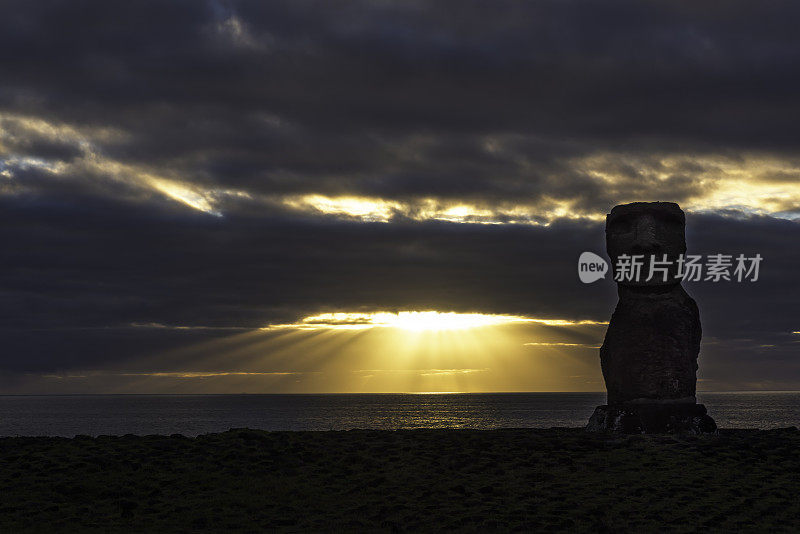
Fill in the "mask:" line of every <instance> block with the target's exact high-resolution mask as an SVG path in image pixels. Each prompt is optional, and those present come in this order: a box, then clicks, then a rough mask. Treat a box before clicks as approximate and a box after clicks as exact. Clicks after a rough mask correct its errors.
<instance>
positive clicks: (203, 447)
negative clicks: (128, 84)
mask: <svg viewBox="0 0 800 534" xmlns="http://www.w3.org/2000/svg"><path fill="white" fill-rule="evenodd" d="M0 484H2V488H3V492H2V499H1V500H0V531H1V532H20V531H42V532H44V531H47V532H53V531H56V532H59V531H70V532H73V531H82V532H83V531H96V532H109V531H112V532H113V531H125V532H127V531H138V532H163V531H170V532H171V531H178V532H205V531H214V532H221V531H228V532H230V531H234V532H257V531H264V530H268V531H272V530H282V531H347V532H352V531H384V532H392V531H431V530H459V531H465V530H466V531H476V530H481V531H485V530H495V531H507V530H512V531H513V530H516V531H531V530H537V531H552V530H557V531H569V532H576V531H577V532H625V531H634V532H650V531H668V532H706V531H709V530H711V531H719V532H730V531H742V530H744V531H767V530H769V531H787V532H788V531H798V530H800V500H799V499H798V494H800V432H798V431H797V429H786V430H772V431H755V430H753V431H750V430H729V431H725V430H723V431H720V435H719V436H711V437H700V438H697V437H673V436H622V437H619V436H617V437H613V436H598V435H591V434H587V433H585V432H584V431H583V430H580V429H550V430H543V429H509V430H408V431H371V430H352V431H348V432H262V431H255V430H231V431H228V432H224V433H221V434H209V435H205V436H200V437H198V438H194V439H189V438H185V437H182V436H172V437H166V436H144V437H138V436H121V437H115V436H101V437H98V438H90V437H76V438H75V439H66V438H27V437H16V438H0Z"/></svg>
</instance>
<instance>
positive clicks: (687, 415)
mask: <svg viewBox="0 0 800 534" xmlns="http://www.w3.org/2000/svg"><path fill="white" fill-rule="evenodd" d="M685 226H686V223H685V216H684V213H683V211H682V210H681V208H680V207H679V206H678V205H677V204H675V203H673V202H634V203H632V204H623V205H619V206H616V207H614V209H612V210H611V213H610V214H608V215H607V216H606V249H607V251H608V255H609V256H610V258H611V263H612V272H613V273H614V279H615V280H616V281H617V290H618V294H619V302H618V303H617V307H616V309H615V310H614V314H613V315H612V317H611V321H610V323H609V325H608V330H607V331H606V337H605V340H604V342H603V346H602V347H601V348H600V362H601V367H602V370H603V378H604V379H605V382H606V390H607V392H608V404H607V405H605V406H598V407H597V409H596V410H595V412H594V414H593V415H592V417H591V419H590V420H589V424H588V425H587V429H589V430H594V431H597V430H611V431H621V432H673V431H675V432H693V433H701V432H714V431H716V424H715V423H714V420H713V419H711V417H709V416H708V415H707V414H706V409H705V406H703V405H702V404H697V400H696V398H695V387H696V384H697V377H696V371H697V356H698V353H699V351H700V338H701V335H702V334H701V327H700V315H699V312H698V309H697V304H696V303H695V301H694V299H692V297H690V296H689V295H688V293H686V291H685V290H684V289H683V287H682V286H681V278H680V277H681V270H682V267H683V266H682V263H681V262H682V260H683V255H684V254H685V252H686V237H685Z"/></svg>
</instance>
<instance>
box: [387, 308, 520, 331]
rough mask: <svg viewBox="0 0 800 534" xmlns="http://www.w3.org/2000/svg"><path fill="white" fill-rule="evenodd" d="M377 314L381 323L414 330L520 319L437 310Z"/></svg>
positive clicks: (468, 326)
mask: <svg viewBox="0 0 800 534" xmlns="http://www.w3.org/2000/svg"><path fill="white" fill-rule="evenodd" d="M376 315H377V317H376V320H377V321H378V322H379V323H381V324H384V325H386V326H389V327H393V328H399V329H401V330H410V331H414V332H426V331H428V332H430V331H442V330H467V329H470V328H482V327H486V326H495V325H499V324H505V323H509V322H515V320H517V319H518V318H516V317H512V316H507V315H489V314H483V313H456V312H437V311H401V312H398V313H378V314H376Z"/></svg>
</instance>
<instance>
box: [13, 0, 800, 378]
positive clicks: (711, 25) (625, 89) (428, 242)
mask: <svg viewBox="0 0 800 534" xmlns="http://www.w3.org/2000/svg"><path fill="white" fill-rule="evenodd" d="M798 20H800V4H798V3H796V2H790V1H786V2H780V1H778V2H769V3H759V2H738V1H735V0H734V1H729V2H724V3H720V2H675V1H670V2H667V1H641V0H635V1H633V0H632V1H629V2H623V1H617V0H609V1H604V2H592V1H571V0H553V1H549V0H545V1H537V2H529V1H512V0H500V1H492V2H488V1H470V0H453V1H441V2H431V1H428V2H418V1H411V0H409V1H402V2H394V1H391V0H380V1H378V0H374V1H370V2H366V1H339V0H336V1H307V0H286V1H277V0H276V1H269V2H235V1H233V2H215V1H211V2H201V1H196V0H192V1H183V2H180V1H179V2H101V1H94V2H92V1H90V2H71V1H67V0H54V1H46V2H29V1H22V0H20V1H13V0H8V1H5V2H3V3H2V6H0V244H1V245H2V247H1V248H0V393H240V392H247V393H268V392H276V393H277V392H390V391H392V392H394V391H475V392H479V391H603V390H604V386H603V381H602V376H601V374H600V362H599V356H598V350H597V349H598V347H599V345H600V344H601V343H602V340H603V335H604V333H605V328H606V322H607V321H608V320H609V318H610V316H611V312H612V311H613V308H614V305H615V303H616V288H615V285H614V283H613V281H611V280H600V281H598V282H596V283H594V284H590V285H585V284H582V283H581V282H580V281H579V280H578V276H577V259H578V256H579V255H580V254H581V252H583V251H593V252H595V253H598V254H600V255H602V256H605V241H604V223H605V214H606V213H608V212H609V211H610V209H611V208H612V207H613V206H614V205H616V204H620V203H624V202H632V201H640V200H641V201H653V200H663V201H673V202H678V203H679V204H680V205H681V207H682V208H683V209H684V210H685V211H686V213H687V244H688V248H689V252H690V253H693V254H716V253H723V254H734V255H738V254H740V253H744V254H746V255H754V254H756V253H759V254H761V256H762V257H763V258H764V259H763V263H762V264H761V273H760V278H759V280H758V281H757V282H742V283H737V282H720V283H712V282H695V283H687V284H685V287H686V289H687V291H688V292H689V293H690V294H691V295H692V296H693V297H694V298H695V299H696V300H697V302H698V305H699V307H700V313H701V320H702V324H703V344H702V348H701V352H700V358H699V365H700V370H699V374H698V376H699V378H700V382H699V383H698V389H700V390H713V391H725V390H750V389H767V390H785V389H800V358H798V351H799V349H800V282H798V277H800V98H798V95H800V70H798V65H800V33H798V31H797V21H798Z"/></svg>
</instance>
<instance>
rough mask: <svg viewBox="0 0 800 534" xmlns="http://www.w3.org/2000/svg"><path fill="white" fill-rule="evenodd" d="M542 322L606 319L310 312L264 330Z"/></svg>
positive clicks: (444, 327)
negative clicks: (310, 313) (302, 316)
mask: <svg viewBox="0 0 800 534" xmlns="http://www.w3.org/2000/svg"><path fill="white" fill-rule="evenodd" d="M524 323H538V324H542V325H546V326H576V325H604V324H607V322H605V321H590V320H569V319H541V318H536V317H526V316H522V315H506V314H490V313H458V312H440V311H432V310H427V311H398V312H386V311H375V312H333V313H320V314H317V315H309V316H307V317H304V318H302V319H301V320H299V321H297V322H295V323H284V324H273V325H269V326H267V327H265V328H263V329H262V330H274V329H284V328H286V329H298V330H320V329H325V330H365V329H370V328H396V329H399V330H407V331H412V332H437V331H446V330H468V329H473V328H485V327H489V326H503V325H513V324H524Z"/></svg>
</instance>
